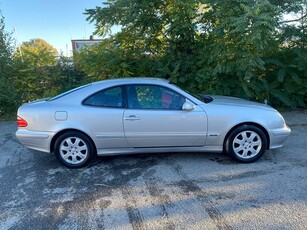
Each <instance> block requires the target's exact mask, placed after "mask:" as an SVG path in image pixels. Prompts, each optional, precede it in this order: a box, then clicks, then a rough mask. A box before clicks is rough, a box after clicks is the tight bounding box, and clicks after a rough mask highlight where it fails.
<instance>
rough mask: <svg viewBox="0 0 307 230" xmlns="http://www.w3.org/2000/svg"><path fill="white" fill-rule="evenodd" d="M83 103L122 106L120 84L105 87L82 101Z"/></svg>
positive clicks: (113, 106) (112, 106) (100, 105)
mask: <svg viewBox="0 0 307 230" xmlns="http://www.w3.org/2000/svg"><path fill="white" fill-rule="evenodd" d="M83 105H90V106H98V107H111V108H122V107H123V90H122V87H121V86H118V87H113V88H109V89H105V90H102V91H99V92H98V93H95V94H93V95H91V96H89V97H88V98H86V99H85V100H84V101H83Z"/></svg>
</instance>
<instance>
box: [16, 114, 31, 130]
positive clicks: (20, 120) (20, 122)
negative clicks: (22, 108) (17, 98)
mask: <svg viewBox="0 0 307 230" xmlns="http://www.w3.org/2000/svg"><path fill="white" fill-rule="evenodd" d="M17 124H18V127H27V126H28V122H27V121H26V120H24V119H23V118H21V117H20V116H17Z"/></svg>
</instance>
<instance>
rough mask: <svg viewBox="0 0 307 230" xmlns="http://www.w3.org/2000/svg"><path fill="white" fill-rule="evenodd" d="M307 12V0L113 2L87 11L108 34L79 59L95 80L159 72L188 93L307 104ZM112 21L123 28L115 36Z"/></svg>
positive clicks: (100, 28)
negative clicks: (288, 16)
mask: <svg viewBox="0 0 307 230" xmlns="http://www.w3.org/2000/svg"><path fill="white" fill-rule="evenodd" d="M306 11H307V10H306V1H305V0H303V1H297V0H282V1H275V0H264V1H250V0H230V1H221V0H213V1H212V0H210V1H209V0H202V1H197V0H146V1H145V0H141V1H140V0H109V1H108V2H107V3H104V6H102V7H96V9H90V10H87V11H86V14H87V15H88V20H90V21H91V22H95V23H96V28H97V31H96V32H97V33H98V34H99V35H102V36H103V35H108V37H107V38H106V39H104V41H103V42H101V43H100V44H99V45H98V46H94V47H91V48H88V49H86V50H83V51H81V52H80V53H78V54H76V55H75V61H76V62H77V63H78V64H79V66H80V67H81V69H82V70H84V71H85V72H86V73H87V74H88V75H90V76H91V77H92V78H93V79H97V80H98V79H106V78H114V77H130V76H156V77H162V78H167V79H170V80H171V81H173V82H175V83H177V84H178V85H180V86H182V87H183V88H186V89H188V90H190V91H202V92H206V93H214V94H225V95H233V96H239V97H245V98H250V99H254V100H259V101H264V100H265V99H267V100H268V101H269V103H271V104H273V105H275V106H278V105H280V106H287V107H292V108H294V107H306V103H307V96H306V92H307V65H306V64H307V63H306V60H307V52H306V49H307V46H306V42H307V41H306ZM284 15H294V17H293V18H294V19H290V20H288V21H287V20H286V19H284ZM113 26H121V31H120V32H118V33H116V34H115V35H112V34H110V33H109V32H110V30H111V29H112V27H113Z"/></svg>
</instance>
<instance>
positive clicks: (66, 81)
mask: <svg viewBox="0 0 307 230" xmlns="http://www.w3.org/2000/svg"><path fill="white" fill-rule="evenodd" d="M0 15H1V12H0ZM4 26H5V25H4V20H3V17H1V18H0V116H1V115H3V114H4V116H5V115H6V114H10V113H15V112H16V109H17V107H18V106H20V105H21V104H22V103H24V102H28V101H31V100H35V99H39V98H42V97H50V96H54V95H56V94H58V93H61V92H64V91H67V90H69V89H71V88H74V87H77V86H79V85H82V84H84V83H86V82H88V81H90V79H87V78H86V77H85V74H84V73H83V72H82V71H80V70H79V69H78V68H76V67H75V65H74V62H73V61H72V60H71V58H68V57H64V56H62V55H60V56H59V55H58V53H57V51H56V49H55V48H53V47H52V46H51V45H50V44H48V43H47V42H46V41H44V40H42V39H32V40H30V41H29V42H24V43H23V44H22V45H21V46H20V47H18V48H17V49H14V48H15V47H14V41H13V39H12V36H11V34H10V33H7V32H5V27H4Z"/></svg>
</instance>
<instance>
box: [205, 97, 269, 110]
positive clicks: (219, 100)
mask: <svg viewBox="0 0 307 230" xmlns="http://www.w3.org/2000/svg"><path fill="white" fill-rule="evenodd" d="M210 97H212V99H213V101H212V102H210V104H214V105H228V106H239V107H252V108H259V109H266V110H274V111H275V109H274V108H272V107H271V106H269V105H266V104H262V103H259V102H254V101H248V100H245V99H242V98H237V97H227V96H218V95H210Z"/></svg>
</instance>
